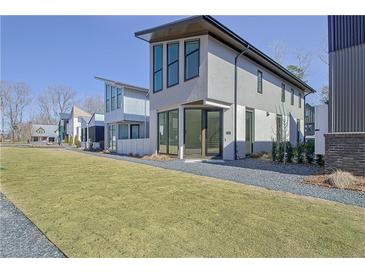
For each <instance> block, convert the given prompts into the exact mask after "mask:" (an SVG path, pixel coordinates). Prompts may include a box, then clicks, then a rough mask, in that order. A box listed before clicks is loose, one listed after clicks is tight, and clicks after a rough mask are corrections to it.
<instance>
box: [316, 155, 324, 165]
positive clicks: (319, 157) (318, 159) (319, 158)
mask: <svg viewBox="0 0 365 274" xmlns="http://www.w3.org/2000/svg"><path fill="white" fill-rule="evenodd" d="M316 163H317V165H319V166H323V165H324V160H323V155H322V154H317V155H316Z"/></svg>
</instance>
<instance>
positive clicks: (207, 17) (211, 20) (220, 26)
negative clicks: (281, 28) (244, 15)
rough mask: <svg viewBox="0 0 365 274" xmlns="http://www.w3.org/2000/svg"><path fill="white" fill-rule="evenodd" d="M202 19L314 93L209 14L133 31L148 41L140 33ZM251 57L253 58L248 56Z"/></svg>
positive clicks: (302, 82)
mask: <svg viewBox="0 0 365 274" xmlns="http://www.w3.org/2000/svg"><path fill="white" fill-rule="evenodd" d="M200 19H203V20H205V21H207V22H208V23H210V24H212V25H214V26H215V27H217V28H218V29H219V30H221V31H223V32H224V33H225V34H227V35H228V36H230V37H232V38H233V39H235V40H236V41H237V42H239V43H241V44H242V45H243V46H244V47H246V48H247V47H249V50H250V51H252V52H254V53H256V54H257V55H259V56H260V57H262V58H264V59H265V60H266V61H268V62H269V63H271V64H272V65H274V66H275V67H276V68H278V69H279V70H281V71H282V72H284V73H285V74H286V75H288V76H289V77H290V78H292V79H293V80H294V81H296V82H297V83H299V84H300V85H302V86H304V87H305V88H307V89H308V94H309V93H314V92H316V90H315V89H313V88H312V87H311V86H309V85H308V84H307V83H306V82H304V81H303V80H301V79H299V78H297V77H296V76H295V75H294V74H293V73H291V72H290V71H289V70H287V69H286V68H285V67H283V66H282V65H280V64H279V63H277V62H276V61H274V60H273V59H272V58H270V57H269V56H268V55H266V54H265V53H263V52H262V51H261V50H259V49H257V48H256V47H255V46H253V45H252V44H250V43H249V42H247V41H246V40H244V39H243V38H242V37H240V36H239V35H238V34H236V33H234V32H233V31H232V30H230V29H229V28H227V27H226V26H224V25H223V24H222V23H220V22H219V21H218V20H216V19H214V18H213V17H212V16H210V15H198V16H191V17H187V18H183V19H180V20H177V21H174V22H171V23H167V24H164V25H160V26H158V27H154V28H150V29H146V30H142V31H138V32H135V34H134V35H135V36H136V37H137V38H139V39H142V40H144V41H146V42H149V41H147V40H145V39H143V38H141V37H139V36H140V35H143V34H147V33H149V32H153V31H156V30H160V29H163V28H166V27H169V26H173V25H175V24H181V23H183V22H186V21H193V20H200ZM246 57H248V58H250V57H249V56H247V55H246ZM250 59H253V58H250Z"/></svg>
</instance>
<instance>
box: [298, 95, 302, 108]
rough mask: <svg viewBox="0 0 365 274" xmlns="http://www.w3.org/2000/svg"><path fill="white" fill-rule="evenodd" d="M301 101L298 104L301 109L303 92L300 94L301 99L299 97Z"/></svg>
mask: <svg viewBox="0 0 365 274" xmlns="http://www.w3.org/2000/svg"><path fill="white" fill-rule="evenodd" d="M298 98H299V99H298V100H299V102H298V106H299V108H301V107H302V93H301V92H299V97H298Z"/></svg>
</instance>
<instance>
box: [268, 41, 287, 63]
mask: <svg viewBox="0 0 365 274" xmlns="http://www.w3.org/2000/svg"><path fill="white" fill-rule="evenodd" d="M269 47H270V49H271V51H272V57H273V59H274V60H275V61H276V62H278V63H280V64H282V63H283V61H284V58H285V56H286V55H287V52H288V48H287V46H286V44H285V43H284V42H283V41H280V40H274V41H272V42H271V43H270V45H269Z"/></svg>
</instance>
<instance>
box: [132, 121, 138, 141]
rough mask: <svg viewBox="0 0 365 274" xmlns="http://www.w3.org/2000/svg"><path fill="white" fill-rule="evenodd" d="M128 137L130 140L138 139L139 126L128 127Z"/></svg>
mask: <svg viewBox="0 0 365 274" xmlns="http://www.w3.org/2000/svg"><path fill="white" fill-rule="evenodd" d="M130 131H131V133H130V136H131V139H139V125H138V124H132V125H131V126H130Z"/></svg>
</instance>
